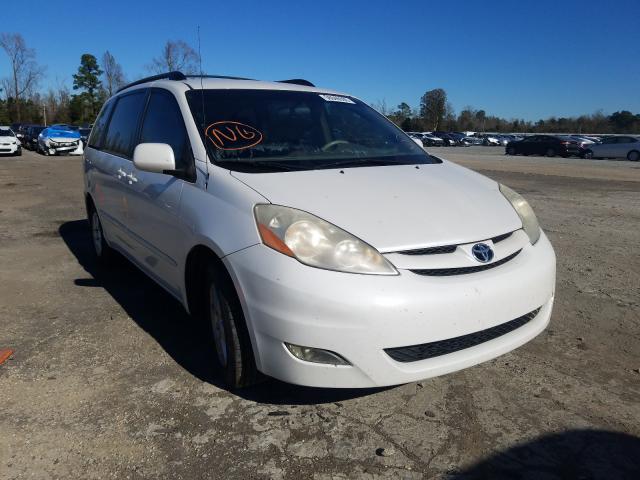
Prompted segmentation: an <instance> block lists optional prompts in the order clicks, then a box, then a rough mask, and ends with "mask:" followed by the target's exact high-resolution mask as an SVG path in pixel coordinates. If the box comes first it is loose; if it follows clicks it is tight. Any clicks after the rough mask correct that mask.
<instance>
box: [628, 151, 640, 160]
mask: <svg viewBox="0 0 640 480" xmlns="http://www.w3.org/2000/svg"><path fill="white" fill-rule="evenodd" d="M627 160H631V161H632V162H637V161H638V160H640V152H638V151H637V150H632V151H631V152H629V153H628V154H627Z"/></svg>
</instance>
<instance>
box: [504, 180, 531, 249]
mask: <svg viewBox="0 0 640 480" xmlns="http://www.w3.org/2000/svg"><path fill="white" fill-rule="evenodd" d="M500 191H501V192H502V194H503V195H504V196H505V198H506V199H507V200H509V202H510V203H511V206H512V207H513V209H514V210H515V211H516V213H517V214H518V216H519V217H520V220H522V229H523V230H524V231H525V233H526V234H527V235H528V236H529V241H531V245H535V243H536V242H537V241H538V239H539V238H540V224H539V223H538V219H537V218H536V214H535V213H533V209H532V208H531V205H529V202H527V201H526V200H525V199H524V197H523V196H522V195H520V194H519V193H516V192H514V191H513V190H511V189H510V188H509V187H507V186H505V185H502V184H501V185H500Z"/></svg>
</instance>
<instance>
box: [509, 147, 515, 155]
mask: <svg viewBox="0 0 640 480" xmlns="http://www.w3.org/2000/svg"><path fill="white" fill-rule="evenodd" d="M515 154H516V149H515V148H514V147H509V148H507V155H515Z"/></svg>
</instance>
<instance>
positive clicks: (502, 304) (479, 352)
mask: <svg viewBox="0 0 640 480" xmlns="http://www.w3.org/2000/svg"><path fill="white" fill-rule="evenodd" d="M224 260H225V262H226V264H227V267H228V268H229V271H230V272H231V274H232V276H233V278H234V282H235V283H236V287H237V290H238V292H239V293H240V297H241V302H242V304H243V309H244V312H245V316H246V319H247V324H248V327H249V332H250V335H251V337H252V343H253V347H254V353H255V357H256V363H257V366H258V369H259V370H260V371H262V372H263V373H265V374H267V375H270V376H272V377H275V378H278V379H280V380H283V381H286V382H290V383H295V384H300V385H308V386H318V387H376V386H385V385H395V384H401V383H407V382H412V381H416V380H421V379H424V378H429V377H434V376H437V375H442V374H445V373H449V372H453V371H456V370H460V369H463V368H466V367H470V366H472V365H475V364H478V363H480V362H483V361H486V360H489V359H492V358H495V357H497V356H499V355H502V354H504V353H506V352H508V351H510V350H513V349H515V348H517V347H519V346H520V345H522V344H524V343H526V342H527V341H529V340H531V339H532V338H534V337H535V336H536V335H538V334H539V333H540V332H541V331H542V330H544V328H545V327H546V326H547V324H548V323H549V319H550V316H551V310H552V306H553V296H554V290H555V254H554V252H553V248H552V247H551V245H550V243H549V241H548V240H547V238H546V236H545V235H544V234H542V236H541V238H540V240H539V241H538V243H537V244H536V245H535V246H532V245H527V246H526V247H525V248H524V249H523V250H522V252H521V253H520V254H519V255H518V256H517V257H515V258H514V259H513V260H511V261H509V262H507V263H505V264H504V265H501V266H500V267H496V268H494V269H491V270H486V271H484V272H479V273H474V274H469V275H457V276H451V277H424V276H420V275H416V274H413V273H412V272H409V271H407V270H399V272H400V275H398V276H373V275H355V274H347V273H338V272H330V271H326V270H320V269H316V268H311V267H308V266H305V265H302V264H301V263H299V262H298V261H296V260H294V259H292V258H289V257H286V256H284V255H282V254H280V253H277V252H275V251H274V250H272V249H270V248H268V247H265V246H263V245H255V246H253V247H250V248H247V249H245V250H242V251H240V252H236V253H234V254H232V255H229V256H227V257H225V259H224ZM538 308H540V310H539V312H538V313H537V315H536V316H535V317H534V318H533V319H532V320H531V321H529V322H528V323H526V324H525V325H523V326H521V327H519V328H517V329H516V330H513V331H511V332H509V333H506V334H504V335H502V336H500V337H498V338H495V339H492V340H489V341H486V342H484V343H481V344H479V345H475V346H472V347H470V348H465V349H463V350H459V351H455V352H453V353H448V354H444V355H440V356H436V357H434V358H429V359H425V360H417V361H413V362H398V361H395V360H393V359H392V358H391V357H390V356H389V355H388V354H387V353H385V351H384V350H385V349H391V348H397V347H405V346H412V345H418V344H424V343H429V342H437V341H440V340H444V339H449V338H453V337H459V336H463V335H467V334H470V333H474V332H479V331H482V330H485V329H489V328H491V327H495V326H496V325H500V324H503V323H505V322H508V321H510V320H513V319H516V318H518V317H521V316H522V315H524V314H526V313H529V312H532V311H534V310H536V309H538ZM283 342H288V343H292V344H296V345H303V346H308V347H315V348H321V349H326V350H331V351H333V352H336V353H338V354H339V355H341V356H342V357H344V358H345V359H347V360H348V361H349V362H350V363H351V366H332V365H323V364H314V363H309V362H305V361H302V360H299V359H297V358H295V357H293V356H292V355H291V354H290V353H289V351H288V350H287V349H286V347H285V346H284V344H283Z"/></svg>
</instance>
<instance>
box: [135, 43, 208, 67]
mask: <svg viewBox="0 0 640 480" xmlns="http://www.w3.org/2000/svg"><path fill="white" fill-rule="evenodd" d="M198 61H199V57H198V53H197V52H196V51H195V50H194V49H193V48H191V47H190V46H189V44H187V43H186V42H184V41H182V40H174V41H171V40H169V41H167V43H166V44H165V46H164V48H163V49H162V53H161V54H160V56H159V57H155V58H154V59H153V60H152V61H151V65H149V66H148V67H147V69H148V70H150V71H151V72H153V73H163V72H171V71H174V70H179V71H181V72H182V73H186V74H194V73H197V72H198Z"/></svg>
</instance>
